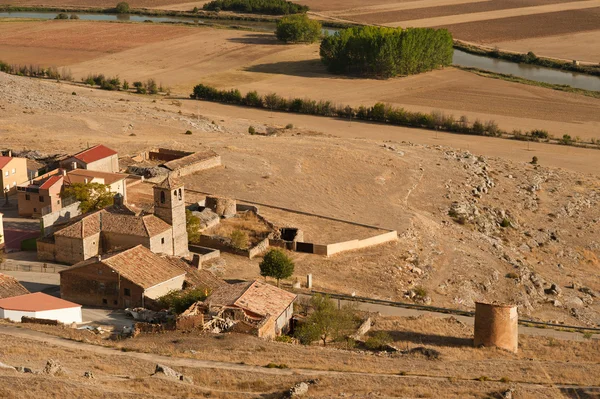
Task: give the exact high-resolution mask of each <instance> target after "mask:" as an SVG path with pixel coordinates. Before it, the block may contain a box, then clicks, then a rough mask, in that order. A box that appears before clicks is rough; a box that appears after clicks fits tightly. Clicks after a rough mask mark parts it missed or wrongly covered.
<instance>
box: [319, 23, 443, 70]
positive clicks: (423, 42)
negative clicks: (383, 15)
mask: <svg viewBox="0 0 600 399" xmlns="http://www.w3.org/2000/svg"><path fill="white" fill-rule="evenodd" d="M453 52H454V49H453V42H452V35H451V34H450V33H449V32H448V31H447V30H445V29H437V30H435V29H430V28H410V29H406V30H402V29H401V28H386V27H375V26H365V27H355V28H349V29H344V30H341V31H338V32H336V33H335V34H334V35H331V36H327V37H325V38H324V39H323V41H322V42H321V48H320V54H321V61H322V62H323V64H325V66H326V67H327V70H328V71H329V72H331V73H336V74H350V75H363V76H372V77H378V78H389V77H392V76H397V75H412V74H416V73H420V72H425V71H430V70H432V69H435V68H438V67H440V66H447V65H450V64H452V55H453Z"/></svg>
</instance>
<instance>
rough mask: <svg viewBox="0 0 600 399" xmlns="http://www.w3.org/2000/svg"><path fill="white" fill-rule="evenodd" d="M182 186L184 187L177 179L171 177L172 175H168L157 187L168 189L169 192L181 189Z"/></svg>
mask: <svg viewBox="0 0 600 399" xmlns="http://www.w3.org/2000/svg"><path fill="white" fill-rule="evenodd" d="M182 186H183V184H182V183H181V182H179V181H178V180H177V179H175V178H174V177H171V175H168V176H167V177H166V178H165V180H163V181H162V182H160V183H158V184H157V185H156V187H158V188H167V189H169V190H173V189H175V188H179V187H182Z"/></svg>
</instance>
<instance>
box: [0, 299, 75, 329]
mask: <svg viewBox="0 0 600 399" xmlns="http://www.w3.org/2000/svg"><path fill="white" fill-rule="evenodd" d="M23 316H25V317H34V318H36V319H46V320H56V321H59V322H61V323H64V324H71V323H81V321H82V320H81V305H79V304H77V303H73V302H69V301H65V300H64V299H60V298H56V297H53V296H51V295H47V294H44V293H42V292H36V293H33V294H25V295H19V296H13V297H10V298H4V299H0V318H3V319H9V320H11V321H16V322H20V321H21V318H22V317H23Z"/></svg>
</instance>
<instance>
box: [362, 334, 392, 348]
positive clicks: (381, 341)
mask: <svg viewBox="0 0 600 399" xmlns="http://www.w3.org/2000/svg"><path fill="white" fill-rule="evenodd" d="M390 342H392V337H391V336H390V334H388V333H387V332H385V331H377V332H376V333H375V334H374V335H372V336H371V337H369V338H368V339H367V340H366V341H365V345H366V347H367V348H369V349H371V350H379V349H382V348H383V347H384V346H385V345H387V344H389V343H390Z"/></svg>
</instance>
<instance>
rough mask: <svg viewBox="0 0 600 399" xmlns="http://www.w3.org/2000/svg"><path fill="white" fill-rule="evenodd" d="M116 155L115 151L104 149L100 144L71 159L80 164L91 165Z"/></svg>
mask: <svg viewBox="0 0 600 399" xmlns="http://www.w3.org/2000/svg"><path fill="white" fill-rule="evenodd" d="M116 154H117V152H116V151H115V150H111V149H110V148H108V147H105V146H103V145H102V144H98V145H96V146H93V147H91V148H88V149H87V150H83V151H81V152H79V153H77V154H75V155H73V158H77V159H79V160H80V161H81V162H85V163H92V162H96V161H98V160H100V159H103V158H106V157H110V156H112V155H116Z"/></svg>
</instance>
